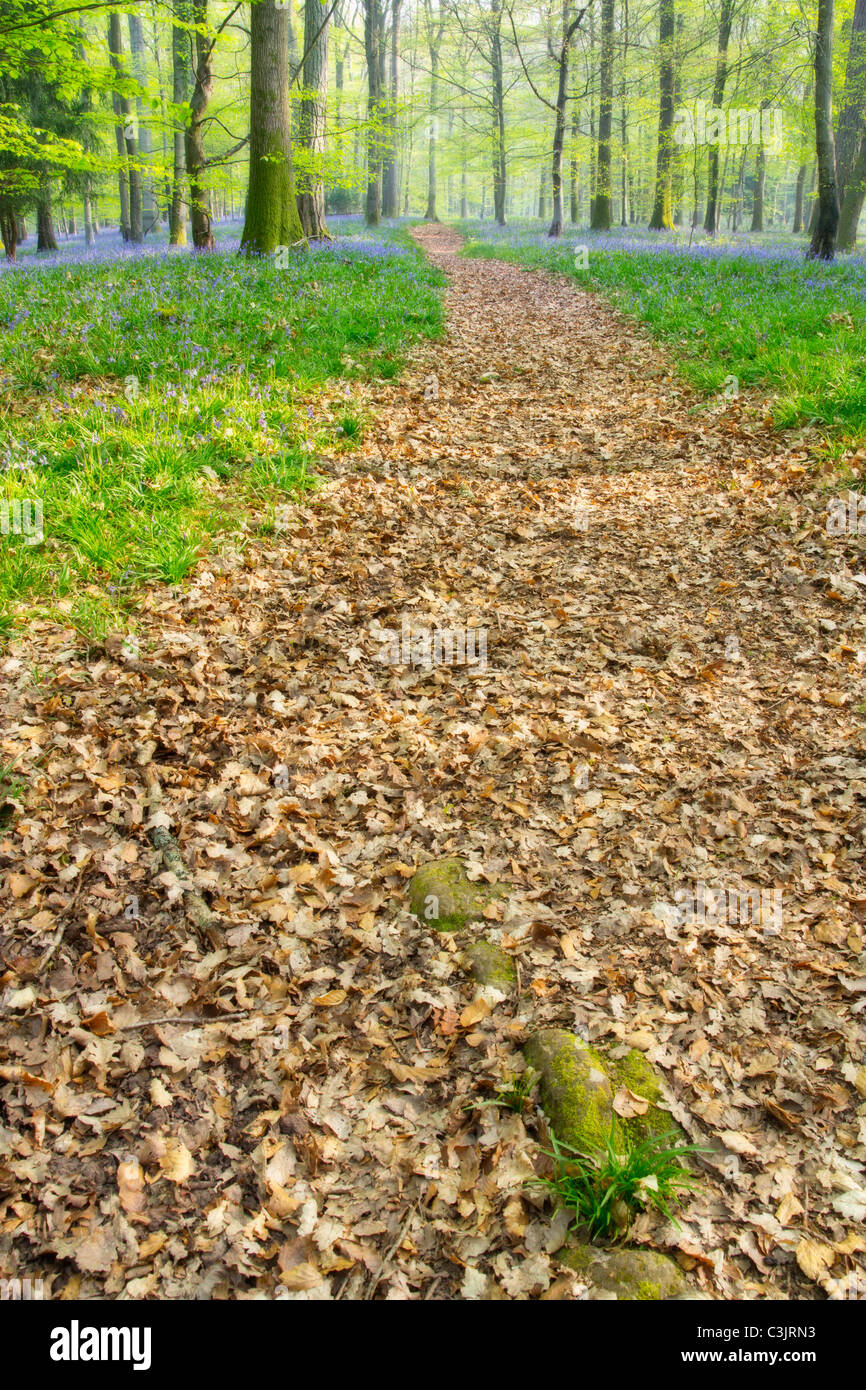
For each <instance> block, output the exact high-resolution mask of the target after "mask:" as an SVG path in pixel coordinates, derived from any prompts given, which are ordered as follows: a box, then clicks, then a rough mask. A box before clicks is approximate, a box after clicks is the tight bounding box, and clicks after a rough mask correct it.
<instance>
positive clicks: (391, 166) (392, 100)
mask: <svg viewBox="0 0 866 1390" xmlns="http://www.w3.org/2000/svg"><path fill="white" fill-rule="evenodd" d="M402 3H403V0H391V82H390V88H389V91H388V143H387V147H386V150H385V159H384V163H383V166H382V215H383V216H384V217H397V215H398V206H397V205H398V201H399V197H400V170H399V165H398V162H397V109H398V104H399V96H400V93H399V74H400V7H401V5H402Z"/></svg>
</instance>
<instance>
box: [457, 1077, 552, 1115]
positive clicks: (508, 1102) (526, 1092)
mask: <svg viewBox="0 0 866 1390" xmlns="http://www.w3.org/2000/svg"><path fill="white" fill-rule="evenodd" d="M537 1081H538V1073H537V1072H536V1071H535V1069H534V1067H527V1068H526V1070H525V1071H522V1072H513V1073H512V1074H511V1075H510V1076H508V1077H506V1079H505V1080H504V1081H503V1083H502V1085H501V1086H499V1087H497V1089H496V1092H495V1094H494V1096H493V1098H492V1099H491V1100H479V1101H474V1102H473V1101H470V1102H469V1103H468V1104H469V1108H471V1109H473V1110H483V1109H485V1107H486V1106H489V1105H494V1106H499V1107H501V1108H503V1109H505V1110H510V1111H512V1113H513V1114H515V1115H522V1114H523V1111H524V1110H525V1109H526V1106H527V1103H528V1101H529V1097H530V1096H531V1094H532V1092H533V1090H534V1089H535V1083H536V1082H537Z"/></svg>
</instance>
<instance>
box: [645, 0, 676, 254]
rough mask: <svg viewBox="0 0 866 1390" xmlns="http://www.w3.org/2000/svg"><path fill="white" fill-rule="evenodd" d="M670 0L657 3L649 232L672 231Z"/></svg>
mask: <svg viewBox="0 0 866 1390" xmlns="http://www.w3.org/2000/svg"><path fill="white" fill-rule="evenodd" d="M674 29H675V18H674V0H659V52H660V59H661V61H660V69H659V134H658V153H657V156H656V182H655V195H654V199H653V210H652V216H651V218H650V222H649V225H650V230H651V231H654V232H660V231H662V229H664V228H668V229H670V230H672V229H673V225H674V219H673V206H672V187H671V162H672V158H673V127H674Z"/></svg>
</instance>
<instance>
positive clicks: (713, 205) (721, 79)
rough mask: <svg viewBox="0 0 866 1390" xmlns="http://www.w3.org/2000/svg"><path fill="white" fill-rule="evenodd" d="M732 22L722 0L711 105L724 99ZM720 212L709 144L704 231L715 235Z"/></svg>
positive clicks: (730, 1)
mask: <svg viewBox="0 0 866 1390" xmlns="http://www.w3.org/2000/svg"><path fill="white" fill-rule="evenodd" d="M733 22H734V0H722V12H721V16H720V18H719V41H718V48H717V50H716V77H715V81H714V83H713V106H715V107H719V106H721V104H722V102H723V101H724V99H725V83H726V82H727V80H728V43H729V41H730V37H731V26H732V25H733ZM720 213H721V206H720V199H719V147H718V145H711V146H710V152H709V159H708V163H707V211H706V216H705V217H704V231H705V232H708V233H709V234H710V236H715V234H716V232H717V231H718V230H719V215H720Z"/></svg>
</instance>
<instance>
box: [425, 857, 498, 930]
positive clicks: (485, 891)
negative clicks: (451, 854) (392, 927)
mask: <svg viewBox="0 0 866 1390" xmlns="http://www.w3.org/2000/svg"><path fill="white" fill-rule="evenodd" d="M507 892H508V890H507V888H506V887H505V886H504V884H499V883H472V882H471V881H470V879H469V877H468V875H467V873H466V870H465V868H464V867H463V863H462V861H461V860H460V859H457V858H456V857H455V858H450V859H434V860H431V862H430V863H429V864H422V865H421V868H420V869H419V870H418V872H417V873H416V874H415V875H414V877H413V878H412V879H410V881H409V908H410V910H411V911H412V912H414V914H415V916H416V917H417V918H418V919H419V921H421V922H424V923H425V924H426V925H427V926H429V927H432V928H433V929H434V931H447V932H451V931H459V930H460V928H461V927H465V926H466V923H467V922H473V921H477V919H478V918H479V917H483V915H484V909H485V907H486V906H487V904H488V903H489V902H492V901H493V899H494V898H501V897H504V896H505V894H506V893H507Z"/></svg>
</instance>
